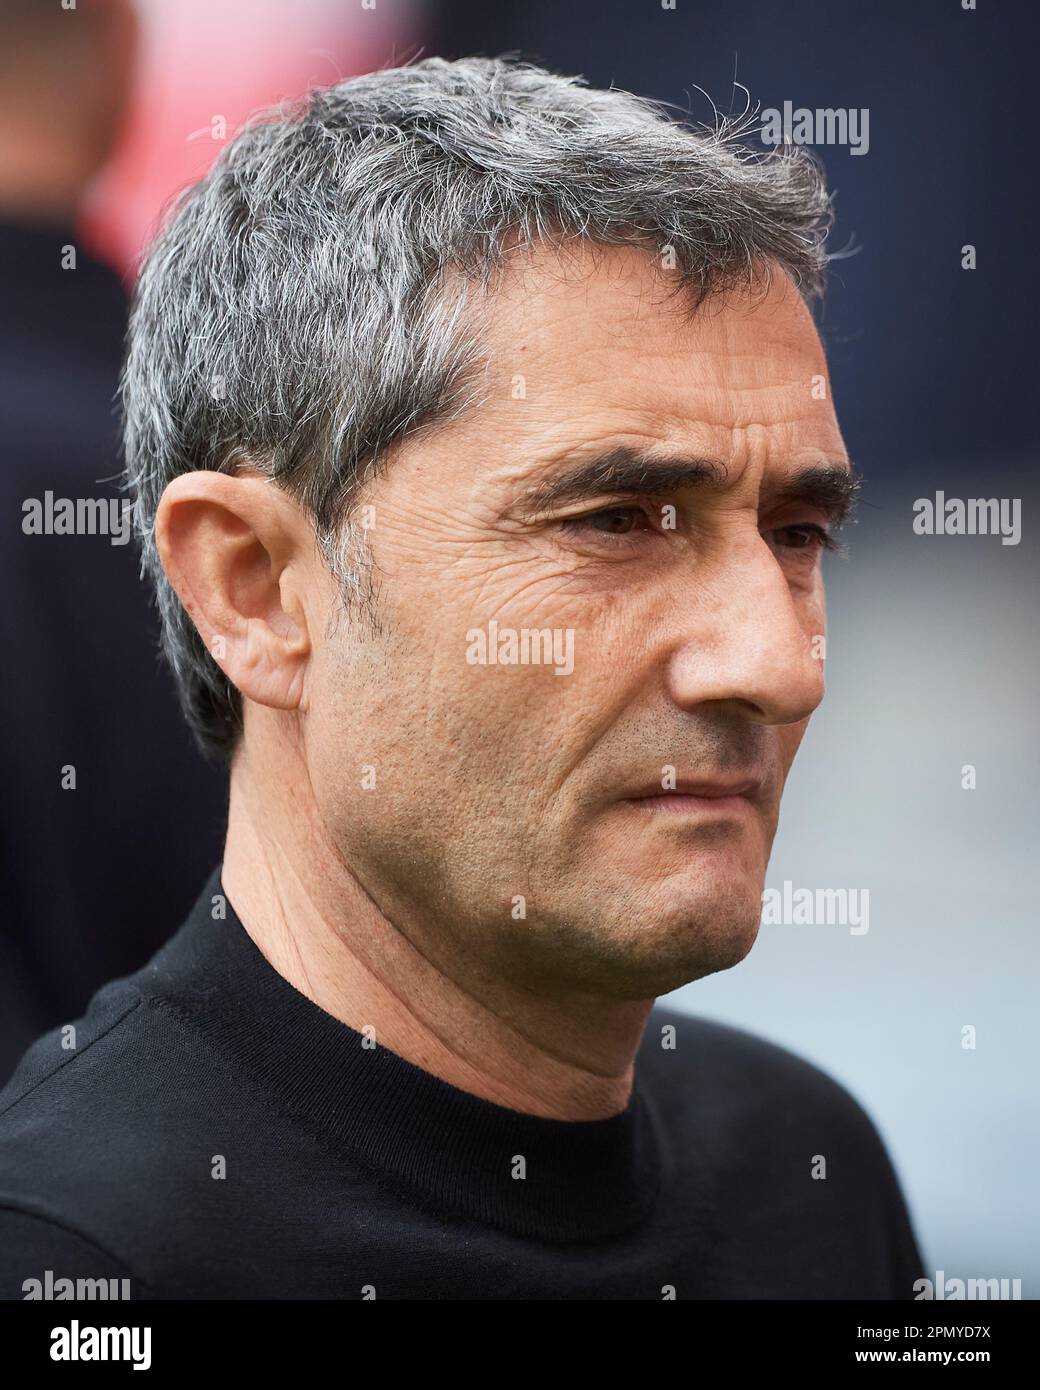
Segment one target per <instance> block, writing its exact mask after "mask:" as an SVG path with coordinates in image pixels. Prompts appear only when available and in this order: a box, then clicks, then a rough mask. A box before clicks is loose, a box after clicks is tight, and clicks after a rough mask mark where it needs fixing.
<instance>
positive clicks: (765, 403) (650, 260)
mask: <svg viewBox="0 0 1040 1390" xmlns="http://www.w3.org/2000/svg"><path fill="white" fill-rule="evenodd" d="M480 317H481V320H482V323H481V328H480V330H479V331H480V338H481V345H482V348H483V349H484V350H485V361H486V367H485V381H484V393H483V399H482V402H481V404H480V406H479V408H477V409H476V410H474V411H472V412H470V413H468V414H467V415H466V416H465V417H463V418H462V419H460V420H459V421H457V422H456V423H455V424H453V425H451V426H449V427H448V428H447V429H446V430H440V431H437V432H436V436H437V437H436V438H434V439H431V440H429V441H427V445H426V447H427V448H428V449H429V448H430V447H431V446H432V449H433V452H434V454H436V455H439V457H440V464H441V466H443V467H444V468H445V469H447V470H451V471H455V470H462V471H464V472H468V474H469V476H468V478H467V479H466V485H467V491H468V492H470V495H471V496H472V495H473V494H474V492H480V491H483V490H484V489H488V490H489V492H496V491H498V490H499V489H503V488H511V489H515V488H516V487H518V486H531V485H536V484H538V483H540V482H541V481H543V480H544V479H545V478H546V477H547V476H551V475H552V473H553V471H554V469H556V468H557V467H559V466H562V464H563V463H564V461H570V460H573V459H574V458H575V457H576V456H577V457H580V456H581V455H582V454H583V453H598V452H602V451H603V450H604V449H605V448H607V447H609V446H610V445H612V444H625V445H627V446H630V447H633V448H640V449H643V450H647V449H656V448H660V449H661V450H662V451H663V452H666V453H668V454H671V455H674V454H675V453H676V452H677V451H682V452H686V453H688V454H690V455H691V456H696V457H701V458H711V459H715V460H717V461H718V462H719V463H720V464H722V465H723V466H724V468H725V469H726V471H727V475H728V476H729V477H730V478H732V479H733V480H734V481H737V480H739V478H740V477H741V476H742V475H743V474H744V473H746V472H747V471H748V470H749V469H750V470H751V471H753V472H755V473H763V472H764V471H767V470H771V471H773V472H776V471H778V470H779V471H781V472H782V471H784V470H788V469H790V470H797V469H800V468H804V467H806V466H812V465H814V464H815V463H817V462H819V461H834V460H841V459H843V458H844V457H845V448H844V444H843V442H842V439H841V434H840V430H839V428H838V423H837V419H836V416H835V414H834V409H833V405H832V403H831V399H830V385H829V381H828V378H827V367H826V360H825V356H824V351H823V347H822V344H821V342H820V338H819V335H818V333H817V331H816V328H815V325H814V323H813V320H812V315H811V314H810V312H809V310H808V308H807V307H806V305H805V303H804V302H803V300H802V298H801V296H800V294H799V293H798V290H797V288H796V286H795V285H794V284H793V283H792V281H791V280H790V279H789V277H788V276H787V275H786V274H785V273H784V272H783V271H782V270H780V269H779V268H772V269H771V270H770V272H769V273H768V275H766V274H765V273H762V274H760V275H759V277H758V278H757V279H756V280H755V282H754V283H753V284H751V285H743V286H737V287H730V288H728V289H726V290H725V291H723V292H721V293H718V294H715V295H711V296H709V297H708V298H707V299H706V300H705V301H704V302H703V303H701V304H700V305H699V306H697V307H696V308H694V307H693V305H692V303H691V301H690V297H689V295H688V294H686V293H685V292H677V284H676V282H675V281H674V280H670V279H669V276H668V273H667V270H666V269H664V268H663V267H662V266H661V265H660V264H659V263H658V262H657V261H656V260H655V258H654V257H653V256H652V255H651V254H650V253H648V252H644V251H640V250H637V249H634V248H631V247H624V248H611V247H602V246H587V247H584V248H583V247H581V246H577V247H573V248H571V247H568V248H565V249H564V251H563V253H562V254H561V253H559V252H558V251H557V249H556V248H550V249H548V250H535V251H526V252H524V253H522V254H521V255H520V256H518V257H517V258H515V259H514V260H512V261H511V262H510V264H509V266H508V268H507V269H506V270H504V271H503V273H502V274H501V276H500V277H499V278H498V280H497V282H496V283H495V284H494V286H493V288H492V289H490V290H489V292H488V293H487V295H486V298H485V301H484V304H483V306H482V311H481V315H480ZM406 452H407V451H406ZM462 481H463V478H462V477H460V478H459V482H462Z"/></svg>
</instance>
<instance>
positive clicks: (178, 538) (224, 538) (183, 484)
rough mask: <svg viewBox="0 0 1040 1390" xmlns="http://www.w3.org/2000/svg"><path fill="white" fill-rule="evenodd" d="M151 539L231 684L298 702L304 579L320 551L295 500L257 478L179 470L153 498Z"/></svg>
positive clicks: (305, 625) (273, 699) (285, 704)
mask: <svg viewBox="0 0 1040 1390" xmlns="http://www.w3.org/2000/svg"><path fill="white" fill-rule="evenodd" d="M155 542H156V545H157V547H158V550H159V556H160V559H161V560H162V564H163V569H164V570H165V571H166V576H167V578H168V579H169V581H170V583H171V584H172V585H173V588H174V590H175V591H176V593H177V596H178V598H179V599H180V601H181V603H182V604H183V605H184V607H185V609H186V610H187V612H188V614H189V616H190V617H191V620H192V622H193V623H194V624H195V626H196V627H197V628H198V630H199V634H200V635H201V637H202V640H203V641H204V642H205V644H206V647H207V649H208V650H209V652H210V654H211V655H212V657H213V659H214V661H216V663H217V665H218V666H219V667H220V669H221V670H222V671H223V672H224V674H225V675H226V676H227V678H228V680H229V681H230V682H231V683H232V685H234V686H236V687H237V688H238V690H240V691H241V693H242V694H243V695H244V696H245V697H246V699H248V700H254V701H256V703H257V704H261V705H269V706H271V707H272V708H274V709H297V708H299V707H300V704H301V701H302V698H303V691H304V680H305V674H306V670H307V664H308V658H309V657H310V653H311V638H310V633H311V631H312V625H313V623H314V616H313V615H308V612H307V608H306V603H305V601H304V596H305V595H306V594H307V593H308V585H307V584H306V582H305V575H306V573H307V572H308V571H309V570H310V569H311V568H312V566H313V564H314V561H315V552H316V546H315V542H314V533H313V530H312V528H311V526H310V524H309V522H308V520H307V518H306V516H305V515H304V513H303V511H302V509H301V508H300V506H299V505H298V504H297V503H296V502H294V501H293V499H292V498H291V497H290V496H289V495H288V494H287V493H286V492H284V491H283V490H282V489H281V488H280V487H278V486H277V485H276V484H274V483H272V482H270V481H269V480H268V479H266V478H262V477H259V476H257V475H256V474H247V475H242V474H237V475H234V476H232V475H229V474H227V473H214V472H210V471H200V472H195V473H185V474H182V475H181V476H180V477H179V478H175V479H174V480H173V481H172V482H171V483H170V484H169V485H168V486H167V487H166V490H165V491H164V492H163V495H162V497H161V499H160V501H159V507H158V510H157V512H156V516H155ZM310 589H311V593H312V594H313V589H314V586H313V585H311V586H310Z"/></svg>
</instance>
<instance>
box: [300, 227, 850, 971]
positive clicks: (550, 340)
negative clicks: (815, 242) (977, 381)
mask: <svg viewBox="0 0 1040 1390" xmlns="http://www.w3.org/2000/svg"><path fill="white" fill-rule="evenodd" d="M583 269H584V275H583V276H579V275H577V274H575V273H574V269H573V266H572V265H570V264H568V267H567V270H566V272H564V270H563V269H562V268H561V266H560V263H559V262H558V261H557V260H556V258H555V256H554V255H553V253H552V252H550V251H545V252H539V253H538V254H537V255H536V256H534V257H532V258H531V259H530V260H529V261H528V262H527V263H526V266H525V268H524V269H523V270H522V271H519V272H511V273H510V275H509V277H508V279H507V280H506V283H505V284H504V285H503V286H502V287H501V288H499V289H498V290H497V291H496V292H495V295H494V298H493V300H492V301H491V312H490V318H491V323H490V327H489V330H488V335H487V342H488V346H489V348H490V350H491V367H490V375H489V377H488V382H489V384H490V387H491V391H490V399H489V403H488V404H487V405H486V406H483V407H481V408H480V409H479V410H478V411H475V412H473V413H472V414H470V415H469V416H468V417H467V418H464V419H460V420H459V421H457V422H455V423H453V424H451V425H449V426H446V427H442V428H440V429H436V430H434V431H432V432H431V433H429V434H427V435H425V436H423V437H421V438H420V437H416V438H413V439H411V440H409V441H408V442H407V443H406V444H405V446H404V447H403V448H402V449H401V450H400V452H399V454H398V455H397V456H396V457H395V459H394V460H393V462H392V463H391V464H390V465H389V467H388V469H387V470H386V473H385V475H384V476H383V477H381V478H379V479H378V480H377V481H376V482H375V483H374V484H373V486H372V489H371V492H370V495H369V496H368V497H367V499H366V500H367V501H368V503H369V504H371V506H372V507H373V508H374V511H373V512H371V513H369V518H370V519H372V518H374V525H371V526H370V528H369V530H368V531H367V544H368V545H369V547H370V553H371V561H372V566H373V573H374V579H375V591H376V593H375V614H376V619H377V622H376V624H375V626H374V627H370V626H369V625H368V624H366V623H364V622H363V621H358V622H355V621H350V622H347V621H342V622H340V623H338V624H334V625H333V626H332V627H331V629H330V633H329V635H328V638H327V642H326V644H325V645H324V646H322V647H321V648H320V649H319V650H318V651H317V652H316V654H315V659H314V663H313V667H312V671H311V673H310V676H309V686H308V697H307V710H308V713H307V719H306V723H305V730H306V732H305V747H306V757H307V761H308V765H309V769H310V776H311V782H312V786H313V788H314V792H315V795H316V797H317V800H318V805H319V807H320V808H321V812H322V815H323V817H324V819H325V821H326V824H327V827H328V831H329V834H330V836H331V838H332V841H333V843H334V844H335V846H336V849H337V851H338V852H339V853H340V854H341V855H342V856H343V858H344V859H345V861H346V862H347V863H348V864H349V865H350V867H351V868H352V870H353V871H354V872H355V873H356V875H357V876H358V878H359V879H360V881H361V883H362V885H363V887H364V888H365V889H366V891H367V892H368V894H369V895H370V896H371V898H372V899H373V900H374V902H375V903H376V904H377V906H378V907H379V908H380V909H381V910H382V911H383V912H384V913H385V914H386V915H387V916H388V917H389V918H390V920H392V921H393V922H394V923H395V925H396V926H397V927H398V928H399V929H400V930H402V931H404V932H405V933H406V935H408V936H409V938H410V939H411V940H412V941H413V943H414V944H416V945H417V946H419V948H420V949H422V950H423V951H424V953H425V954H426V955H427V956H429V957H430V958H432V959H433V961H434V962H435V963H437V964H440V965H442V967H443V968H445V969H446V970H448V971H449V972H450V973H452V974H453V975H454V976H455V977H456V978H457V977H458V972H459V968H460V963H461V968H463V969H464V970H465V971H466V972H467V973H468V974H469V975H470V976H471V978H472V979H473V980H476V979H478V978H480V977H482V976H483V977H485V978H488V979H490V978H498V979H501V978H503V976H505V978H508V979H509V980H511V981H513V982H514V983H515V984H520V985H523V986H526V987H530V988H532V989H534V990H539V989H542V988H544V989H552V990H559V989H560V988H566V989H570V990H575V991H578V992H581V993H588V994H594V993H606V994H608V995H610V996H611V997H619V998H629V999H637V998H639V999H641V998H649V997H654V996H656V995H658V994H662V993H666V992H667V991H669V990H671V989H674V988H677V987H678V986H679V985H681V984H683V983H685V982H687V981H689V980H691V979H695V978H697V977H699V976H701V975H704V974H708V973H710V972H712V971H714V970H719V969H723V968H726V967H727V966H730V965H733V964H735V963H736V962H737V961H739V960H740V959H742V958H743V956H744V955H745V954H746V953H747V951H748V950H749V949H750V947H751V945H752V943H753V941H754V938H755V935H756V932H757V927H758V922H759V917H760V912H761V893H762V887H763V881H764V875H765V869H766V863H767V860H768V856H769V852H770V847H771V844H772V840H773V835H774V833H775V829H776V823H777V815H778V809H779V802H780V795H781V792H782V789H783V785H784V780H785V778H786V775H787V771H788V768H789V767H790V764H791V761H792V759H793V757H794V754H795V752H796V750H797V748H798V745H799V743H800V741H801V738H802V735H803V734H804V732H805V728H806V724H807V722H808V718H809V716H810V714H811V713H812V711H813V709H815V707H816V705H817V704H818V703H819V701H820V699H821V696H822V694H823V670H822V662H821V660H820V655H821V651H820V638H821V637H822V635H823V633H824V595H823V583H822V579H821V571H820V555H821V550H820V532H821V531H826V528H827V527H828V525H829V523H830V522H831V521H832V519H833V515H832V513H833V510H835V509H837V507H838V504H839V503H840V499H841V493H842V485H843V483H844V481H845V480H846V476H847V475H846V473H845V470H846V469H847V463H846V461H845V449H844V446H843V443H842V439H841V435H840V432H839V429H838V425H837V421H836V419H835V415H834V411H833V409H832V406H831V403H830V392H829V387H827V386H826V385H825V384H824V383H826V366H825V363H824V358H823V352H822V349H821V346H820V342H819V339H818V337H817V334H816V331H815V329H814V327H813V325H812V321H811V318H810V316H809V314H808V312H807V311H806V309H805V308H804V306H803V304H802V303H801V301H800V299H799V297H798V295H797V293H796V291H795V290H794V288H793V286H792V285H791V283H790V281H789V280H787V278H786V277H785V276H783V275H782V274H780V273H779V272H777V273H776V274H775V276H774V280H773V285H772V288H770V289H769V291H768V293H766V292H763V291H759V293H758V294H757V295H755V296H749V295H747V294H745V293H739V294H734V295H730V296H729V297H728V298H725V299H722V298H720V299H713V300H709V301H708V302H707V303H706V304H705V305H704V306H703V307H702V308H701V310H700V311H699V312H698V313H697V315H696V316H695V317H694V318H693V319H692V320H691V319H690V318H689V317H688V315H687V314H685V313H684V312H683V311H682V309H681V307H680V304H679V301H678V300H672V301H671V303H670V304H665V303H664V300H663V292H662V289H661V282H660V280H659V279H657V278H656V277H655V275H654V273H653V265H652V263H651V262H650V261H649V260H648V259H647V258H646V256H645V255H644V254H643V253H640V252H638V251H634V250H629V249H624V250H610V251H607V250H603V249H599V248H597V250H596V253H595V264H593V262H592V260H591V258H590V259H589V260H588V262H587V264H586V266H585V267H584V268H583ZM626 450H627V451H629V453H630V454H631V453H636V452H638V453H640V454H649V455H651V458H652V460H667V461H668V465H669V468H670V471H668V470H665V471H664V472H655V471H654V470H653V468H652V467H650V466H647V467H644V468H642V469H640V468H639V467H638V466H637V467H635V468H633V467H632V466H631V460H630V458H629V457H628V455H626V453H625V451H626ZM604 456H608V463H607V464H606V465H602V464H601V465H600V466H599V470H598V476H596V475H593V476H592V477H590V476H589V470H588V467H587V465H589V464H590V462H592V461H594V460H597V459H602V458H603V457H604ZM583 466H584V467H585V473H584V475H582V474H581V473H580V470H581V469H582V468H583ZM821 470H823V472H822V473H821ZM576 473H577V476H575V474H576ZM835 473H836V474H837V476H833V475H834V474H835ZM647 487H650V488H652V491H650V492H645V491H644V489H645V488H647ZM550 489H553V490H552V491H550ZM525 632H526V633H527V634H528V636H527V637H526V638H525V636H524V634H525ZM532 633H537V637H536V640H534V641H533V642H532V640H531V634H532ZM511 634H513V635H512V636H511ZM373 781H374V785H372V783H373ZM684 791H685V792H686V794H685V795H683V793H684ZM654 793H656V795H653V794H654ZM727 793H728V794H727Z"/></svg>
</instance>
